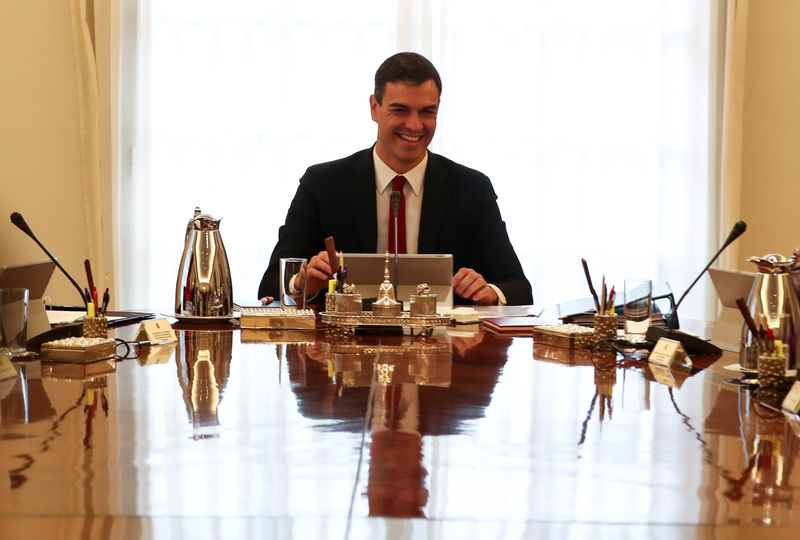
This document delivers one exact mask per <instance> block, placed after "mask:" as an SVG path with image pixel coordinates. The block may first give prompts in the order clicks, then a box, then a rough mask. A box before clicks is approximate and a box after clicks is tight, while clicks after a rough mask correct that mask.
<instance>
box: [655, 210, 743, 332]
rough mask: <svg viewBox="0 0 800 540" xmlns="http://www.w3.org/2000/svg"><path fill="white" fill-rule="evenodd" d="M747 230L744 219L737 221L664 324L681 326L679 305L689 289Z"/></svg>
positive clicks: (668, 326) (669, 326)
mask: <svg viewBox="0 0 800 540" xmlns="http://www.w3.org/2000/svg"><path fill="white" fill-rule="evenodd" d="M746 230H747V223H745V222H744V221H737V222H736V224H735V225H734V226H733V229H731V233H730V234H729V235H728V238H727V239H726V240H725V243H724V244H722V247H721V248H719V250H717V252H716V253H715V254H714V256H713V257H711V260H710V261H709V262H708V264H707V265H706V267H705V268H703V270H702V271H701V272H700V274H698V276H697V277H696V278H694V281H692V284H691V285H689V288H688V289H686V291H685V292H684V293H683V295H682V296H681V297H680V299H679V300H678V303H677V304H675V307H674V308H672V312H671V313H670V314H669V315H667V316H666V317H664V326H666V327H667V328H680V326H679V324H678V306H680V305H681V302H683V299H684V298H686V295H687V294H688V293H689V291H691V290H692V287H694V285H695V283H697V282H698V281H699V280H700V278H701V277H702V276H703V274H705V273H706V270H708V269H709V268H710V267H711V265H712V264H714V261H716V260H717V257H719V256H720V254H721V253H722V251H723V250H724V249H725V248H726V247H728V246H729V245H731V244H732V243H733V241H734V240H736V239H737V238H739V237H740V236H741V235H742V233H743V232H744V231H746Z"/></svg>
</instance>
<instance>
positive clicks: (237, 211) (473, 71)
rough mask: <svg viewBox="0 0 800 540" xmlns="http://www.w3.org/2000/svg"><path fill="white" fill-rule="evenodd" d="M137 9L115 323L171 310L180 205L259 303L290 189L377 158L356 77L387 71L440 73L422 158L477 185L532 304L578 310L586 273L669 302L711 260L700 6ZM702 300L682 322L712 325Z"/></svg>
mask: <svg viewBox="0 0 800 540" xmlns="http://www.w3.org/2000/svg"><path fill="white" fill-rule="evenodd" d="M137 5H138V12H137V13H136V17H135V24H134V25H133V28H134V30H135V34H136V39H135V40H133V41H132V42H133V43H135V47H134V49H133V52H134V53H135V54H129V55H128V57H127V58H129V59H132V60H129V64H124V67H123V73H125V70H126V69H132V68H133V67H135V73H136V77H135V84H134V85H133V86H131V88H134V89H135V92H131V94H130V95H129V99H128V100H127V101H126V100H125V99H123V104H122V111H123V120H122V122H123V133H122V139H123V142H125V141H128V143H127V144H128V145H129V146H127V147H123V149H122V151H121V156H122V160H123V162H125V160H126V159H127V158H128V157H130V163H131V167H130V171H129V173H128V174H123V178H122V179H121V181H122V186H121V189H122V195H123V197H124V201H125V204H124V205H122V206H123V207H124V208H121V212H122V214H121V220H122V223H121V237H122V259H121V270H122V272H123V283H124V284H125V287H124V296H123V304H124V305H137V306H164V307H165V308H166V307H167V306H169V305H170V304H171V303H172V299H173V296H174V287H175V278H176V275H177V268H178V263H179V259H180V254H181V251H182V249H183V234H184V231H185V225H186V222H187V220H188V219H189V218H190V217H191V216H192V212H193V209H194V207H195V206H200V207H201V208H202V210H203V211H204V212H207V213H210V214H212V215H214V216H216V217H217V218H222V225H221V233H222V237H223V239H224V241H225V245H226V248H227V251H228V257H229V260H230V263H231V271H232V275H233V287H234V296H235V298H236V299H237V301H240V302H252V301H255V296H256V290H257V287H258V283H259V281H260V278H261V275H262V273H263V271H264V269H265V268H266V264H267V259H268V257H269V255H270V252H271V250H272V247H273V246H274V244H275V241H276V239H277V231H278V227H279V226H280V224H281V223H282V222H283V219H284V217H285V213H286V209H287V208H288V204H289V201H290V200H291V198H292V196H293V194H294V191H295V189H296V187H297V180H298V178H299V177H300V176H301V175H302V173H303V171H304V170H305V168H306V167H307V166H309V165H311V164H314V163H319V162H322V161H326V160H331V159H336V158H338V157H343V156H345V155H349V154H350V153H352V152H354V151H356V150H359V149H362V148H366V147H369V146H370V145H371V144H372V143H373V142H374V139H375V129H376V128H375V125H374V123H373V122H372V121H371V119H370V117H369V110H368V97H369V95H370V93H371V92H372V84H373V82H372V77H373V75H374V72H375V69H376V68H377V66H378V65H379V64H380V62H381V61H382V60H383V59H385V58H386V57H388V56H389V55H391V54H393V53H395V52H397V51H398V50H409V49H410V50H416V51H418V52H420V53H422V54H425V55H426V56H428V57H429V58H430V59H431V60H432V61H433V62H434V64H435V65H436V66H437V68H438V69H439V71H440V73H441V75H442V78H443V83H444V89H443V94H442V104H441V111H440V114H439V127H438V129H437V133H436V136H435V138H434V142H433V144H432V146H431V150H432V151H434V152H437V153H441V154H443V155H445V156H447V157H450V158H452V159H454V160H456V161H459V162H461V163H464V164H465V165H468V166H470V167H473V168H476V169H479V170H481V171H483V172H485V173H486V174H488V175H489V177H490V178H491V179H492V182H493V184H494V187H495V190H496V192H497V193H498V195H499V204H500V208H501V211H502V213H503V217H504V219H505V220H506V223H507V226H508V229H509V233H510V236H511V240H512V242H513V243H514V245H515V248H516V250H517V253H518V255H519V256H520V259H521V261H522V264H523V267H524V268H525V271H526V273H527V275H528V278H529V279H530V280H531V283H532V285H533V290H534V299H535V301H536V303H537V304H541V305H552V304H554V303H557V302H560V301H564V300H569V299H572V298H577V297H582V296H587V294H588V291H587V289H586V285H585V280H584V278H583V272H582V269H581V265H580V259H581V258H582V257H585V258H586V259H587V260H588V261H589V264H590V267H591V269H592V272H593V273H594V274H595V279H596V280H597V281H598V282H599V280H600V278H601V276H602V275H603V274H605V277H606V281H607V282H609V283H611V284H616V285H617V286H618V287H617V288H618V289H621V285H622V281H623V279H625V278H627V277H649V278H652V279H653V280H654V281H656V282H662V281H666V282H669V283H670V284H671V285H672V288H673V290H674V291H675V292H676V295H679V294H680V293H681V292H682V291H683V289H684V288H685V287H686V286H687V285H688V284H689V283H690V282H691V280H692V279H693V278H694V276H695V275H696V273H697V272H699V270H700V269H701V268H702V267H703V266H704V264H705V262H706V259H707V256H708V255H709V254H710V253H712V252H713V249H714V246H715V245H716V244H717V239H718V237H719V232H718V231H717V229H718V226H717V212H716V208H717V204H718V202H717V200H716V197H717V195H716V193H717V192H716V185H717V184H716V179H715V178H712V176H713V174H712V173H710V171H712V170H713V167H712V165H713V163H711V162H710V161H709V160H710V157H709V156H710V155H711V149H710V147H711V146H712V142H713V129H712V128H711V127H710V125H711V122H710V120H709V107H710V101H712V99H713V98H712V97H710V96H713V88H710V85H711V84H712V82H711V77H709V73H710V72H711V70H712V69H715V66H714V65H713V61H712V56H713V55H712V51H710V47H711V45H712V44H711V43H710V42H711V40H712V37H711V36H710V32H709V28H710V17H711V12H712V10H713V8H714V6H715V5H716V4H715V3H714V2H696V1H693V0H683V1H663V0H662V1H646V2H632V1H621V0H618V1H609V2H602V3H595V2H589V1H583V0H573V1H566V2H565V1H552V0H538V1H528V2H519V1H511V0H498V1H497V2H495V3H492V5H491V6H489V5H488V4H486V3H484V2H477V1H471V0H470V1H459V2H453V1H447V0H438V1H429V0H425V1H423V0H416V1H398V2H385V3H384V2H381V3H374V2H363V1H357V2H347V3H339V4H335V5H333V4H330V3H322V2H306V3H291V2H276V1H272V2H248V1H237V2H233V3H231V4H229V5H227V6H226V8H225V9H224V10H220V8H219V5H218V4H217V3H213V2H183V1H181V2H149V1H148V0H140V1H139V3H138V4H137ZM129 20H130V19H129ZM129 31H130V28H129ZM126 41H129V40H126V39H125V29H124V28H123V43H125V42H126ZM125 58H126V56H125V51H123V61H125ZM125 92H127V90H126V89H124V88H123V93H125ZM712 105H713V104H712ZM126 111H127V112H126ZM131 111H133V114H131ZM125 114H129V115H130V118H129V120H130V121H129V122H126V120H125V119H124V115H125ZM126 129H127V130H128V131H127V132H126V131H125V130H126ZM126 133H127V134H126ZM710 141H712V142H710ZM123 170H124V163H123ZM723 217H724V216H723ZM733 221H735V219H734V220H733ZM728 226H729V225H725V224H723V225H722V226H721V227H719V228H722V229H727V227H728ZM725 234H727V230H726V231H725ZM702 287H703V285H702V284H701V288H700V290H697V291H695V292H694V293H693V294H692V295H690V296H689V297H688V298H687V300H686V301H685V302H684V305H683V306H682V308H681V309H682V316H683V317H694V318H706V317H707V316H708V314H707V313H706V312H705V311H704V309H705V304H706V295H705V294H704V292H703V291H702Z"/></svg>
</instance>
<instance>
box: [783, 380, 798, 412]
mask: <svg viewBox="0 0 800 540" xmlns="http://www.w3.org/2000/svg"><path fill="white" fill-rule="evenodd" d="M782 407H783V408H784V409H786V410H787V411H791V412H793V413H795V414H797V413H798V412H800V381H795V382H794V384H793V385H792V388H791V390H789V393H788V394H786V397H785V398H783V405H782Z"/></svg>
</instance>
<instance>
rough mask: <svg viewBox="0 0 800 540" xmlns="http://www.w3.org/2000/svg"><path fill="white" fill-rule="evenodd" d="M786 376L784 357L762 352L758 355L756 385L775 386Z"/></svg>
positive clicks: (763, 386) (760, 386)
mask: <svg viewBox="0 0 800 540" xmlns="http://www.w3.org/2000/svg"><path fill="white" fill-rule="evenodd" d="M784 377H786V358H784V357H783V356H770V355H768V354H762V355H761V356H759V357H758V387H759V388H777V387H778V386H780V384H781V383H782V382H783V378H784Z"/></svg>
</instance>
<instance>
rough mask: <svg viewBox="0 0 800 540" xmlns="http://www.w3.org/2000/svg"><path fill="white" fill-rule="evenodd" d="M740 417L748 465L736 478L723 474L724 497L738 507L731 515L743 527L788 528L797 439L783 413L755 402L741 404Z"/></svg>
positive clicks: (741, 402)
mask: <svg viewBox="0 0 800 540" xmlns="http://www.w3.org/2000/svg"><path fill="white" fill-rule="evenodd" d="M739 416H740V418H742V422H743V423H742V426H741V427H740V433H741V436H742V442H743V443H744V448H745V450H746V452H747V462H746V465H745V467H744V469H743V470H742V471H741V473H740V474H739V475H738V476H734V475H729V474H723V476H724V477H725V479H726V480H727V481H728V486H727V487H726V489H725V490H724V491H723V495H724V496H725V497H726V498H727V499H728V500H730V501H732V502H733V503H737V504H741V506H740V507H739V508H738V509H732V510H731V511H732V513H735V515H736V517H737V519H739V520H741V521H742V522H743V523H745V524H759V525H777V526H782V525H787V524H789V523H790V522H791V510H792V499H793V498H794V494H793V488H792V485H791V480H790V479H791V477H792V471H793V469H794V462H795V458H796V456H797V452H798V438H797V436H796V435H795V433H794V431H793V430H792V429H791V427H790V426H789V424H788V422H787V420H786V417H785V416H784V415H783V414H782V413H780V412H777V411H774V410H772V409H769V408H767V407H764V406H762V405H760V404H759V403H758V402H755V401H751V400H747V401H740V411H739Z"/></svg>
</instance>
